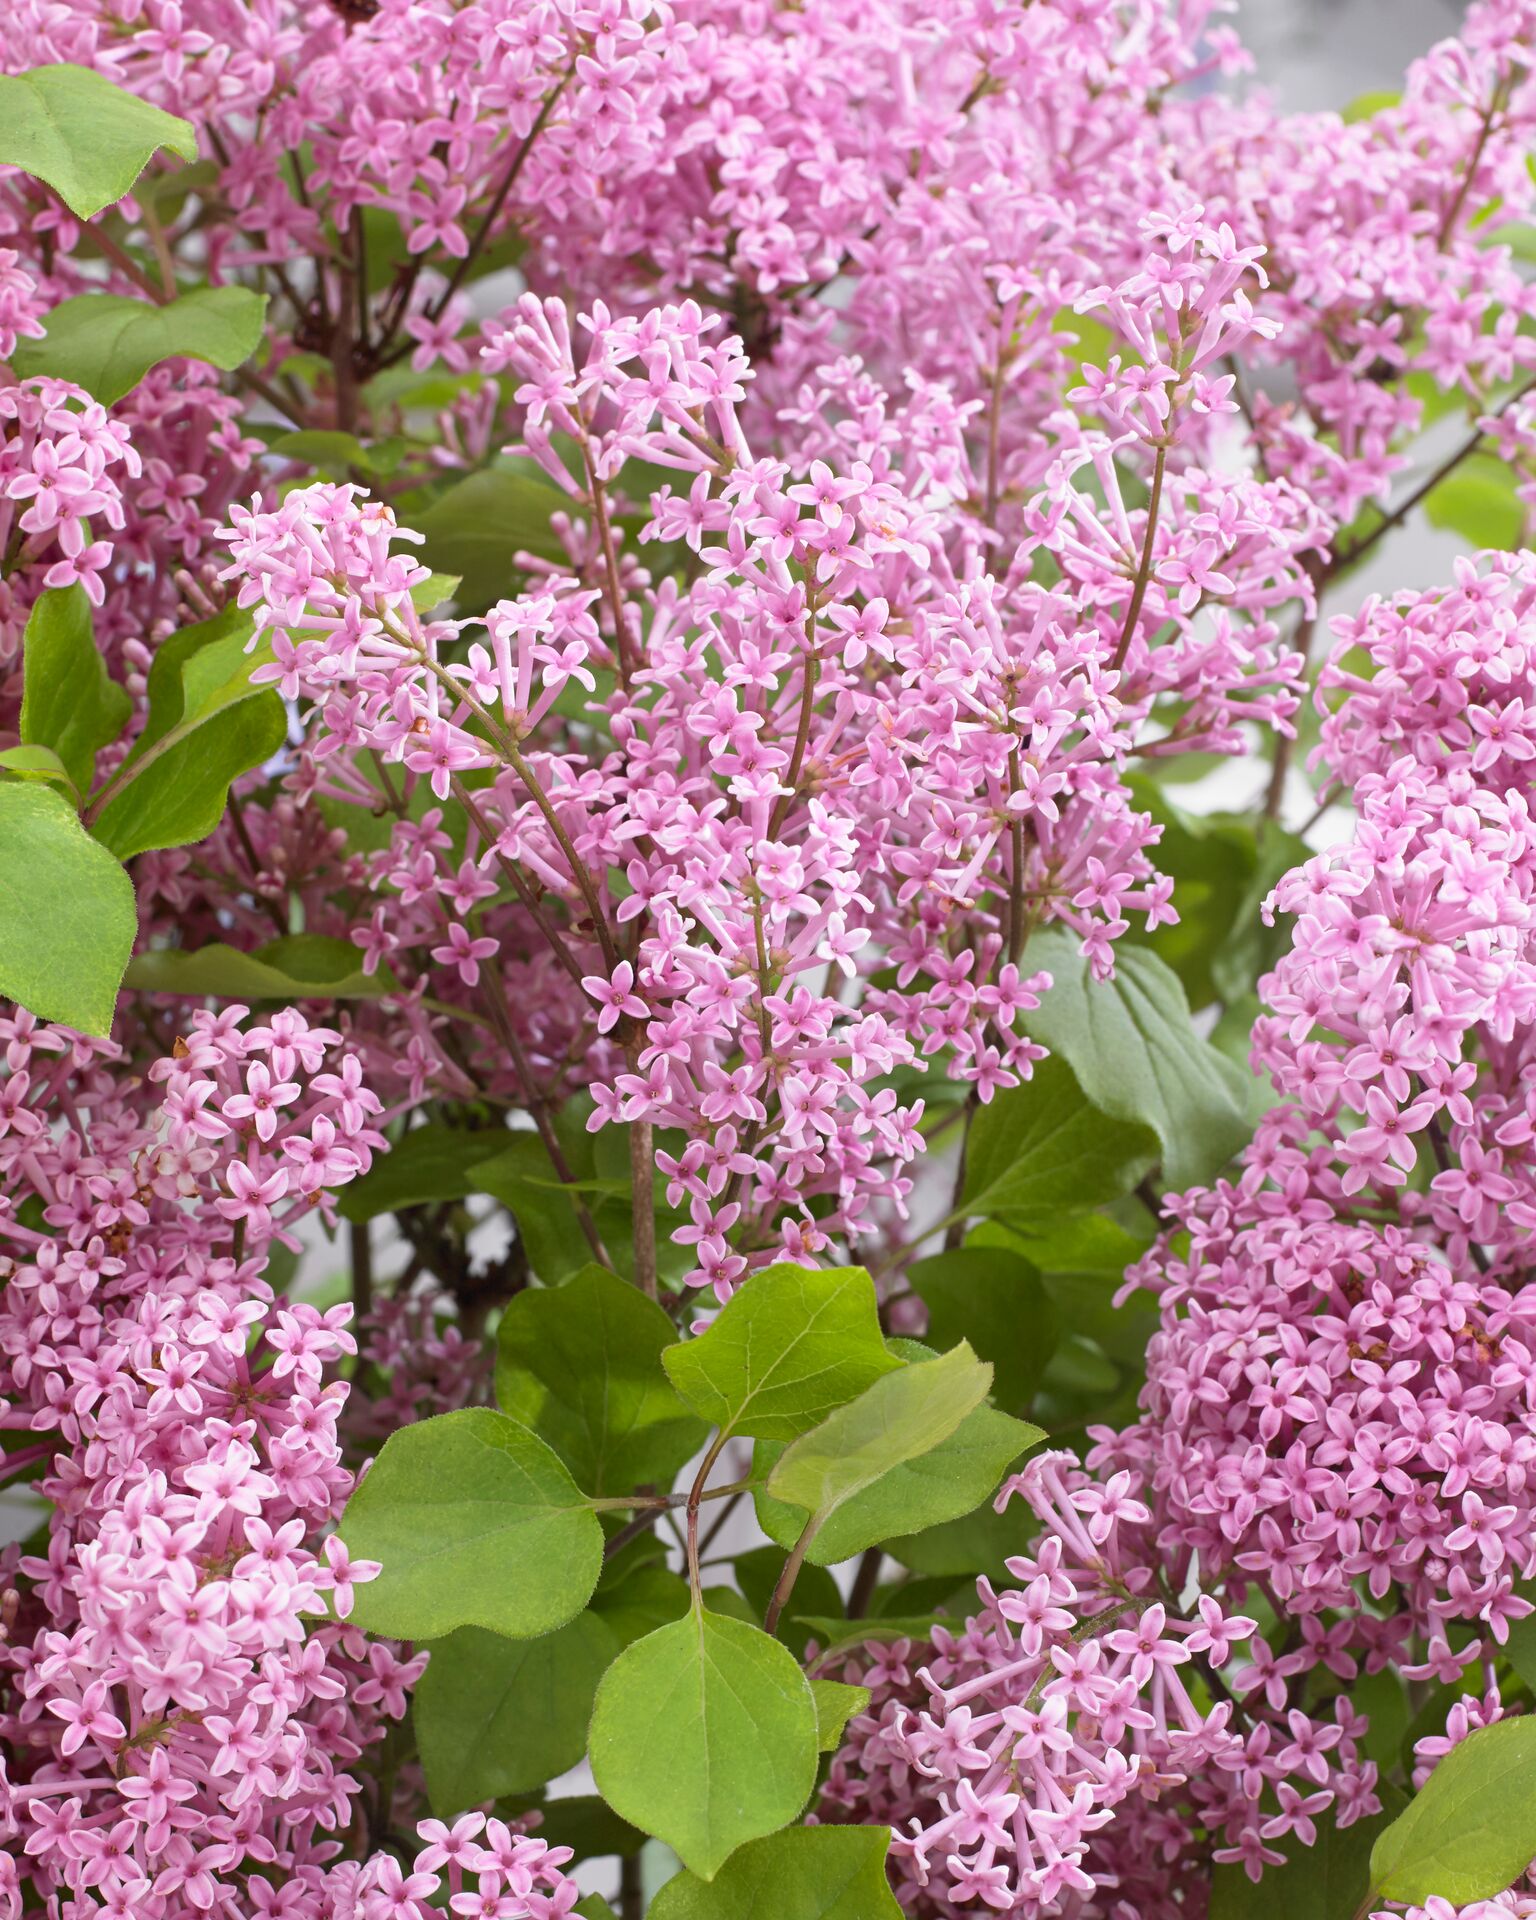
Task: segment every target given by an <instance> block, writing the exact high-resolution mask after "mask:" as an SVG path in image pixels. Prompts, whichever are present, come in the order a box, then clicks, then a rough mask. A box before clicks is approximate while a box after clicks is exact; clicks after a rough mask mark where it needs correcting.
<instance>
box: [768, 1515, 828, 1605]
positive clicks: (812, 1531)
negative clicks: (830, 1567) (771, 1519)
mask: <svg viewBox="0 0 1536 1920" xmlns="http://www.w3.org/2000/svg"><path fill="white" fill-rule="evenodd" d="M820 1530H821V1518H820V1516H819V1515H818V1514H814V1513H813V1514H812V1515H811V1517H810V1519H809V1520H807V1521H806V1523H805V1526H804V1527H803V1528H802V1530H801V1533H800V1538H799V1539H798V1540H797V1541H796V1542H795V1544H794V1545H793V1546H792V1547H791V1548H790V1550H789V1557H788V1559H787V1560H785V1562H784V1566H783V1570H782V1571H781V1572H780V1574H779V1579H778V1584H777V1586H775V1588H774V1590H773V1598H772V1599H771V1600H770V1601H769V1602H768V1611H767V1612H766V1613H765V1614H764V1615H763V1631H764V1632H765V1633H772V1632H773V1631H774V1630H775V1628H776V1627H777V1626H778V1624H779V1616H780V1614H782V1613H783V1611H784V1609H785V1607H786V1606H787V1605H788V1604H789V1596H790V1595H791V1594H792V1593H793V1592H794V1590H795V1582H796V1580H798V1579H799V1577H800V1569H801V1568H802V1567H803V1566H804V1565H805V1556H806V1554H807V1552H808V1551H809V1550H810V1545H811V1542H812V1541H813V1540H814V1539H815V1538H816V1535H817V1534H818V1533H819V1532H820Z"/></svg>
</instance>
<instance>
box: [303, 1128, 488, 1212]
mask: <svg viewBox="0 0 1536 1920" xmlns="http://www.w3.org/2000/svg"><path fill="white" fill-rule="evenodd" d="M506 1139H507V1132H506V1129H505V1127H486V1128H482V1129H479V1130H474V1129H471V1128H468V1127H449V1126H443V1125H441V1124H440V1123H437V1122H430V1123H429V1124H428V1125H426V1126H423V1127H412V1128H411V1130H410V1132H409V1133H407V1134H404V1135H402V1137H401V1138H400V1139H399V1140H397V1141H396V1142H395V1143H394V1145H393V1146H392V1147H391V1148H390V1150H389V1152H388V1153H377V1154H375V1155H374V1157H373V1165H372V1166H371V1167H370V1168H369V1170H368V1171H367V1173H365V1174H364V1175H363V1177H362V1178H361V1179H360V1180H354V1181H352V1182H351V1183H350V1184H349V1185H348V1186H346V1187H345V1188H343V1190H342V1192H341V1194H340V1195H339V1196H338V1201H337V1205H338V1208H339V1210H340V1212H341V1216H342V1218H343V1219H345V1220H353V1221H361V1220H374V1219H377V1218H378V1216H379V1215H380V1214H381V1213H395V1212H397V1211H398V1209H399V1208H401V1207H419V1206H425V1205H427V1204H429V1203H430V1202H432V1201H435V1200H436V1201H441V1200H462V1199H463V1198H464V1197H465V1196H466V1195H467V1194H471V1193H474V1192H475V1191H476V1188H475V1168H476V1167H477V1166H479V1165H480V1164H481V1162H483V1161H486V1160H489V1159H491V1158H492V1157H493V1155H495V1154H498V1153H500V1152H501V1150H502V1148H503V1147H504V1146H505V1145H506Z"/></svg>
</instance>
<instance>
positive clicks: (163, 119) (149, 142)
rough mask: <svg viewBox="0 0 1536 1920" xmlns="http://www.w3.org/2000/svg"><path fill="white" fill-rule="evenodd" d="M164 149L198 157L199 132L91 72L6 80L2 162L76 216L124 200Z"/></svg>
mask: <svg viewBox="0 0 1536 1920" xmlns="http://www.w3.org/2000/svg"><path fill="white" fill-rule="evenodd" d="M158 147H168V148H169V149H170V151H171V152H172V153H178V154H180V155H181V157H182V159H183V160H195V159H196V158H197V135H196V133H195V132H194V131H193V129H192V128H191V126H189V125H188V123H187V122H186V121H185V120H179V119H177V117H176V116H175V115H174V114H170V113H162V112H161V111H160V109H159V108H158V107H152V106H151V105H150V104H149V102H148V101H147V100H140V99H137V98H136V97H135V96H134V95H133V94H131V93H126V92H124V90H123V89H122V88H121V87H115V86H113V84H112V82H111V81H110V80H104V79H103V78H102V76H101V75H100V74H99V73H93V72H92V71H91V70H90V69H89V68H88V67H76V66H70V65H67V64H63V65H59V66H48V67H33V68H32V69H31V71H30V72H28V73H18V74H13V75H10V76H8V77H4V78H0V165H5V166H11V167H20V168H21V170H22V172H23V173H30V174H32V175H33V176H34V178H36V179H38V180H46V181H47V183H48V185H49V186H50V187H52V188H53V190H54V191H55V193H57V194H58V196H59V198H60V199H61V200H62V201H63V202H64V204H65V206H67V207H68V208H69V210H70V212H71V213H73V214H74V215H75V216H76V217H77V218H78V219H81V220H89V219H91V218H92V217H93V216H94V215H96V214H98V213H100V212H101V210H102V208H103V207H110V206H111V205H112V204H113V203H114V202H115V201H118V200H121V199H122V197H123V195H124V194H125V193H127V192H128V190H129V189H130V188H131V187H132V185H133V183H134V181H135V180H137V179H138V177H139V175H140V174H141V173H142V172H143V171H144V168H145V166H146V165H147V164H148V161H149V158H150V155H151V154H153V153H154V152H155V150H156V149H157V148H158Z"/></svg>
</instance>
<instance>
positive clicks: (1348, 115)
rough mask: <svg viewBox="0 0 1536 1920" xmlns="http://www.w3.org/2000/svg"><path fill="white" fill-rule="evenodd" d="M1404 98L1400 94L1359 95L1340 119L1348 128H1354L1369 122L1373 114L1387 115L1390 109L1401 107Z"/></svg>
mask: <svg viewBox="0 0 1536 1920" xmlns="http://www.w3.org/2000/svg"><path fill="white" fill-rule="evenodd" d="M1402 98H1403V96H1402V95H1401V94H1400V93H1382V92H1376V93H1357V94H1356V95H1355V97H1354V99H1353V100H1351V101H1350V103H1349V105H1348V106H1347V107H1345V108H1344V109H1343V111H1342V112H1341V113H1340V115H1339V118H1340V119H1341V120H1342V121H1343V122H1344V124H1345V126H1346V127H1352V126H1354V125H1355V124H1356V123H1357V122H1358V121H1361V120H1369V119H1370V118H1371V116H1372V115H1373V114H1377V113H1385V112H1386V111H1387V109H1388V108H1390V107H1395V106H1399V105H1400V104H1401V103H1402Z"/></svg>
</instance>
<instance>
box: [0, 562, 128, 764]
mask: <svg viewBox="0 0 1536 1920" xmlns="http://www.w3.org/2000/svg"><path fill="white" fill-rule="evenodd" d="M132 711H133V702H132V701H131V700H130V699H129V697H128V695H127V693H126V692H125V691H124V690H123V688H121V687H120V686H119V685H118V684H117V682H116V681H115V680H113V679H111V678H109V677H108V674H107V669H106V666H105V664H104V663H103V661H102V657H101V655H100V654H99V653H98V652H97V651H96V640H95V636H94V634H93V632H92V630H91V603H90V601H89V600H88V599H87V598H86V596H85V589H84V587H78V586H76V587H54V588H51V589H50V590H49V591H48V592H46V593H44V594H42V595H40V596H39V598H38V601H37V603H36V605H35V606H34V607H33V609H32V612H31V614H30V615H29V616H28V619H27V631H26V634H25V637H24V638H23V640H22V696H21V738H22V741H23V742H24V743H25V744H27V745H30V746H38V747H51V748H52V749H53V751H54V753H56V754H57V755H58V758H59V760H60V762H61V763H62V764H63V767H64V771H65V772H66V773H67V774H68V775H69V778H70V780H71V781H72V782H73V783H74V786H75V790H76V792H77V793H81V794H84V793H88V792H89V791H90V786H91V780H92V778H93V776H94V774H95V770H96V755H97V752H98V750H99V749H100V748H102V747H104V746H106V745H108V743H109V742H111V741H113V740H115V739H116V738H117V736H118V735H119V734H120V733H121V732H122V730H123V728H124V727H125V726H127V724H128V716H129V714H130V713H131V712H132Z"/></svg>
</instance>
